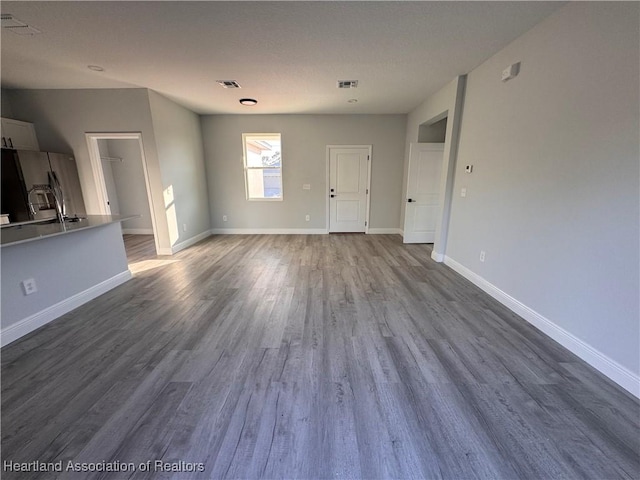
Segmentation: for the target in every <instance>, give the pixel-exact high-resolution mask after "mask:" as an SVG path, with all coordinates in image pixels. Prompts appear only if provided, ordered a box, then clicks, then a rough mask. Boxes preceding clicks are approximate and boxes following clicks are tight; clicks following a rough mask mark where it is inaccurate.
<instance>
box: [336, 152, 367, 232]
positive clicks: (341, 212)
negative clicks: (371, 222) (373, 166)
mask: <svg viewBox="0 0 640 480" xmlns="http://www.w3.org/2000/svg"><path fill="white" fill-rule="evenodd" d="M369 162H370V148H369V147H329V232H365V231H366V229H367V197H368V195H369Z"/></svg>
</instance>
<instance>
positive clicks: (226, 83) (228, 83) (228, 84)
mask: <svg viewBox="0 0 640 480" xmlns="http://www.w3.org/2000/svg"><path fill="white" fill-rule="evenodd" d="M216 83H217V84H218V85H220V86H221V87H222V88H242V87H241V86H240V84H239V83H238V82H236V81H235V80H216Z"/></svg>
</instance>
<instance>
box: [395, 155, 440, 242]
mask: <svg viewBox="0 0 640 480" xmlns="http://www.w3.org/2000/svg"><path fill="white" fill-rule="evenodd" d="M443 155H444V144H443V143H412V144H411V145H410V147H409V174H408V175H409V178H408V179H407V197H406V199H405V200H406V202H405V210H404V243H433V241H434V240H435V233H436V222H437V220H438V212H439V211H440V208H439V207H440V205H439V197H440V177H441V174H442V159H443Z"/></svg>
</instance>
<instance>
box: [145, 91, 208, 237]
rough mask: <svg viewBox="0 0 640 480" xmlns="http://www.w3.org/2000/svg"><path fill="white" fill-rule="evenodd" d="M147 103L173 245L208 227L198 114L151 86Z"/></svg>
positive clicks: (203, 232)
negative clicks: (158, 92) (154, 90)
mask: <svg viewBox="0 0 640 480" xmlns="http://www.w3.org/2000/svg"><path fill="white" fill-rule="evenodd" d="M149 104H150V107H151V117H152V121H153V129H154V134H155V140H156V147H157V152H158V161H159V164H160V169H161V171H162V182H163V186H164V192H165V195H164V207H165V209H166V217H167V222H168V227H169V237H170V240H171V245H172V247H174V249H175V247H176V245H179V244H180V243H183V242H185V241H186V240H189V239H191V238H193V237H195V236H197V235H200V234H206V233H207V232H208V231H209V229H210V225H209V198H208V194H207V183H206V173H205V165H204V152H203V145H202V130H201V128H200V117H199V116H198V115H196V114H195V113H193V112H192V111H190V110H187V109H186V108H184V107H181V106H180V105H178V104H176V103H174V102H172V101H171V100H168V99H167V98H165V97H163V96H161V95H159V94H157V93H156V92H153V91H151V90H150V91H149ZM184 225H186V226H187V227H186V231H184V228H183V227H184Z"/></svg>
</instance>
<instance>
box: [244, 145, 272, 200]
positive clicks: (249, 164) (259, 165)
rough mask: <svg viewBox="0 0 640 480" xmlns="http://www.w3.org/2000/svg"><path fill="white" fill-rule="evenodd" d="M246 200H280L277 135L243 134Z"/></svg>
mask: <svg viewBox="0 0 640 480" xmlns="http://www.w3.org/2000/svg"><path fill="white" fill-rule="evenodd" d="M242 143H243V146H244V177H245V185H246V188H247V200H282V148H281V142H280V134H279V133H243V134H242Z"/></svg>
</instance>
